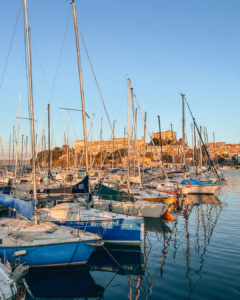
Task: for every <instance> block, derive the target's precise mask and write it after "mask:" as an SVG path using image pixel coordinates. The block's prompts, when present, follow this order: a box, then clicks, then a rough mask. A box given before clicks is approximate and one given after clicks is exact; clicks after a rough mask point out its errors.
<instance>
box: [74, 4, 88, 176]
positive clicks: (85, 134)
mask: <svg viewBox="0 0 240 300" xmlns="http://www.w3.org/2000/svg"><path fill="white" fill-rule="evenodd" d="M72 8H73V17H74V28H75V39H76V50H77V59H78V73H79V83H80V94H81V102H82V122H83V136H84V153H85V166H86V175H88V173H89V172H88V146H87V126H86V113H85V103H84V93H83V81H82V67H81V58H80V48H79V38H78V24H77V14H76V6H75V0H72Z"/></svg>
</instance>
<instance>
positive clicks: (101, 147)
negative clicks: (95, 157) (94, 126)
mask: <svg viewBox="0 0 240 300" xmlns="http://www.w3.org/2000/svg"><path fill="white" fill-rule="evenodd" d="M102 122H103V118H101V130H100V141H101V144H100V151H101V156H100V157H101V169H102V166H103V132H102V129H103V128H102Z"/></svg>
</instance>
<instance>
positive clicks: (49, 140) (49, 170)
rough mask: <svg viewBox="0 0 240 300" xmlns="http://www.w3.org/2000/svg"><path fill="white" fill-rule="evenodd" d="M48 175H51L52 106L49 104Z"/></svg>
mask: <svg viewBox="0 0 240 300" xmlns="http://www.w3.org/2000/svg"><path fill="white" fill-rule="evenodd" d="M48 173H49V174H50V173H51V136H50V104H48Z"/></svg>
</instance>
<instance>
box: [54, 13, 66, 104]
mask: <svg viewBox="0 0 240 300" xmlns="http://www.w3.org/2000/svg"><path fill="white" fill-rule="evenodd" d="M70 20H71V14H70V12H69V17H68V20H67V25H66V28H65V32H64V35H63V41H62V44H61V49H60V53H59V57H58V61H57V69H56V73H55V76H54V79H53V85H52V88H51V91H50V96H49V101H50V103H51V101H52V97H53V93H54V90H55V85H56V81H57V76H58V73H59V68H60V63H61V60H62V55H63V48H64V45H65V41H66V38H67V33H68V28H69V24H70Z"/></svg>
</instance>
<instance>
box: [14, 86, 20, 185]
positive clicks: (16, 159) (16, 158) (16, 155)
mask: <svg viewBox="0 0 240 300" xmlns="http://www.w3.org/2000/svg"><path fill="white" fill-rule="evenodd" d="M21 99H22V90H20V94H19V105H18V129H17V144H16V153H15V173H14V178H15V180H16V177H17V163H18V144H19V128H20V113H21Z"/></svg>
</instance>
